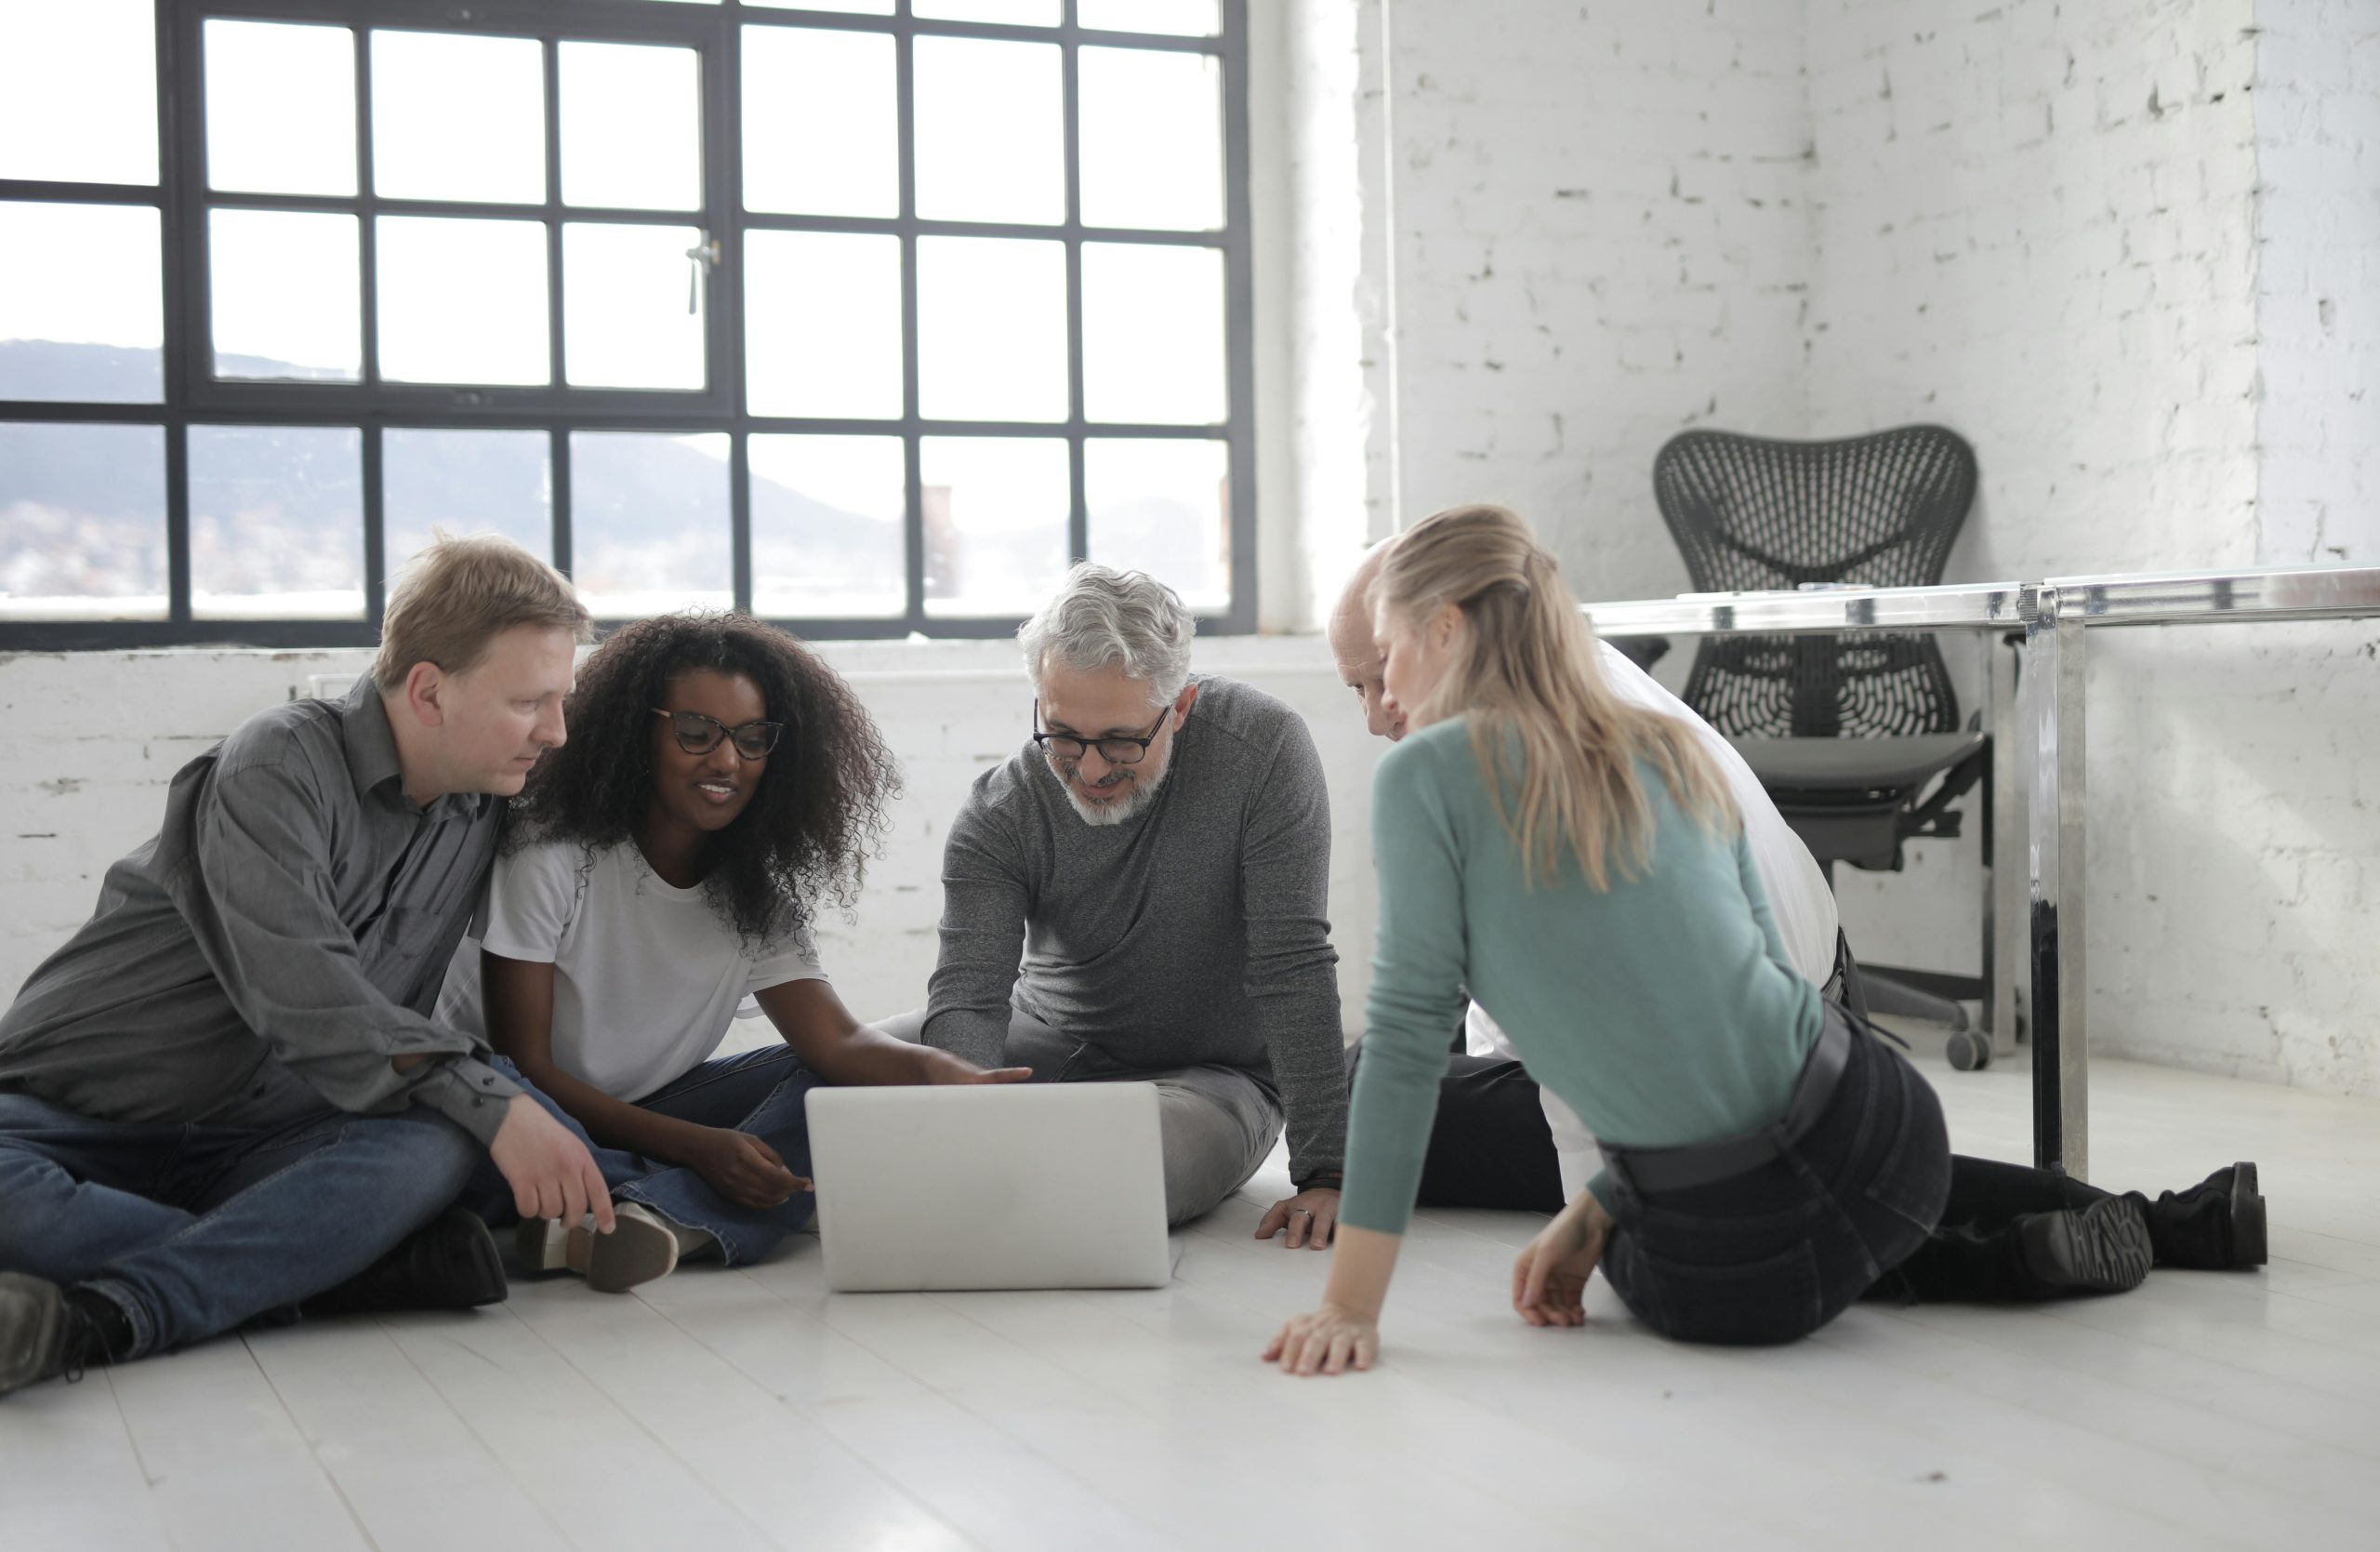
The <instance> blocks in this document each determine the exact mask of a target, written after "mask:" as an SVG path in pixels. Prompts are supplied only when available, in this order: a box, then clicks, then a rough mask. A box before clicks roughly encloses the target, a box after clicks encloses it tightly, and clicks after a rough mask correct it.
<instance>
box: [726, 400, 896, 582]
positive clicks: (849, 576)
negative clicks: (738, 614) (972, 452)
mask: <svg viewBox="0 0 2380 1552" xmlns="http://www.w3.org/2000/svg"><path fill="white" fill-rule="evenodd" d="M747 456H748V457H749V458H750V459H751V463H752V612H753V613H754V614H756V615H760V616H763V617H771V618H777V619H853V618H861V617H867V616H878V617H882V616H885V615H897V614H900V613H901V612H902V611H903V610H904V609H906V607H907V606H908V588H907V583H906V549H905V546H904V543H903V536H902V530H901V518H902V513H903V512H904V511H905V510H906V506H907V499H906V496H905V495H904V489H905V486H906V480H907V475H906V471H904V470H903V468H902V448H901V439H900V438H899V437H897V436H755V437H753V438H752V440H751V443H750V445H749V449H748V454H747Z"/></svg>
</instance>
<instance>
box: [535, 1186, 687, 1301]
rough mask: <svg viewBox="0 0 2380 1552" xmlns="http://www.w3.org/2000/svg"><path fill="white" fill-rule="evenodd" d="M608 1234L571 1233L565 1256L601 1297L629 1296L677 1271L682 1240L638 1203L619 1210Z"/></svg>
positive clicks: (584, 1230)
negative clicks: (642, 1284)
mask: <svg viewBox="0 0 2380 1552" xmlns="http://www.w3.org/2000/svg"><path fill="white" fill-rule="evenodd" d="M614 1216H615V1220H616V1221H615V1226H614V1227H613V1229H612V1232H611V1233H609V1234H599V1233H597V1232H596V1231H595V1230H594V1229H593V1228H591V1227H581V1228H574V1229H572V1230H571V1231H570V1238H569V1241H568V1243H567V1244H566V1245H565V1247H564V1251H563V1254H564V1257H565V1259H566V1260H567V1262H568V1264H569V1267H570V1269H571V1270H572V1271H574V1272H579V1273H583V1274H584V1275H585V1276H586V1279H587V1286H588V1287H589V1288H592V1289H594V1290H595V1292H597V1293H627V1292H628V1290H629V1289H631V1288H634V1287H637V1286H638V1285H640V1284H641V1283H647V1282H651V1281H653V1280H655V1279H657V1278H665V1277H668V1275H669V1274H670V1273H671V1272H673V1271H675V1270H677V1268H678V1234H677V1231H676V1227H675V1226H674V1225H672V1224H671V1223H670V1222H669V1220H668V1219H667V1218H665V1217H663V1216H662V1215H661V1214H658V1213H655V1211H653V1209H651V1208H650V1207H646V1206H643V1205H642V1204H641V1203H638V1202H633V1201H623V1202H621V1203H619V1204H618V1207H617V1208H616V1209H615V1214H614Z"/></svg>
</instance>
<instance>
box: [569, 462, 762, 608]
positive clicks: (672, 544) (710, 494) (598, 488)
mask: <svg viewBox="0 0 2380 1552" xmlns="http://www.w3.org/2000/svg"><path fill="white" fill-rule="evenodd" d="M570 524H571V534H570V545H571V557H572V565H571V574H572V577H573V578H574V579H575V581H576V582H577V584H578V595H579V597H581V598H583V599H585V600H586V601H587V607H588V610H590V611H591V612H592V613H593V614H594V615H595V616H596V617H598V618H602V619H638V618H641V617H644V616H646V615H658V614H664V613H667V612H668V611H669V610H671V609H684V608H691V607H694V606H696V605H707V606H710V607H713V608H721V609H723V608H726V607H727V606H728V604H730V603H731V602H733V600H734V591H735V588H734V580H735V579H734V569H733V564H732V562H731V560H730V558H729V554H728V526H729V524H728V502H727V433H726V432H724V431H704V432H700V433H698V434H696V435H694V436H670V435H668V434H665V433H662V432H655V431H573V432H571V434H570Z"/></svg>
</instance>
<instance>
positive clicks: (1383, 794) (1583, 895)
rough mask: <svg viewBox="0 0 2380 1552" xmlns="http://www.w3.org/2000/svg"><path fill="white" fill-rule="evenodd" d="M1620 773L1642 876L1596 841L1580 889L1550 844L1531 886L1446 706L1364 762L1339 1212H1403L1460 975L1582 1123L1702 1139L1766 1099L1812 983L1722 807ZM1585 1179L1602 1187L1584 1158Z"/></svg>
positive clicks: (1646, 1143) (1797, 1030)
mask: <svg viewBox="0 0 2380 1552" xmlns="http://www.w3.org/2000/svg"><path fill="white" fill-rule="evenodd" d="M1638 776H1639V777H1640V778H1641V779H1642V780H1643V782H1644V784H1645V789H1646V797H1647V798H1648V799H1649V801H1650V802H1651V804H1652V809H1653V814H1654V819H1655V829H1654V835H1653V846H1652V854H1651V856H1652V863H1651V866H1650V868H1648V869H1646V871H1645V873H1644V875H1643V876H1642V877H1637V878H1631V877H1628V876H1627V875H1626V873H1625V871H1624V870H1623V869H1622V868H1621V867H1620V860H1621V859H1620V858H1618V857H1614V858H1612V859H1610V860H1609V862H1608V863H1607V874H1608V884H1609V887H1608V888H1607V889H1605V890H1604V891H1602V892H1600V893H1598V892H1597V891H1595V890H1593V889H1592V888H1590V887H1589V886H1588V884H1587V882H1586V881H1585V879H1584V877H1583V876H1582V875H1581V874H1580V870H1579V865H1578V859H1577V857H1576V856H1572V855H1571V854H1570V853H1569V852H1568V851H1567V849H1566V850H1565V851H1564V853H1563V859H1562V869H1561V871H1560V873H1559V875H1558V876H1557V877H1555V878H1554V879H1551V880H1545V879H1540V881H1539V882H1538V885H1537V887H1536V888H1535V889H1534V890H1531V889H1529V888H1528V887H1527V886H1526V885H1525V884H1524V883H1523V882H1522V869H1521V854H1520V849H1519V848H1518V847H1517V846H1516V845H1515V844H1514V842H1513V839H1512V837H1511V835H1510V833H1509V832H1508V831H1507V830H1506V829H1505V828H1504V824H1503V821H1502V820H1501V819H1500V818H1498V816H1497V814H1496V805H1495V803H1494V802H1493V800H1492V798H1491V797H1490V794H1489V791H1488V782H1487V778H1486V776H1485V775H1484V773H1483V772H1482V771H1481V770H1480V766H1479V760H1478V757H1477V756H1476V755H1475V754H1474V752H1473V750H1472V744H1471V732H1470V728H1469V727H1468V725H1467V724H1466V723H1464V721H1463V720H1462V719H1461V718H1455V719H1452V720H1450V721H1448V722H1444V723H1438V724H1436V725H1435V726H1433V727H1429V728H1426V729H1424V730H1422V731H1421V732H1420V733H1417V734H1415V735H1414V736H1412V737H1409V738H1408V739H1406V740H1405V741H1404V742H1403V743H1401V744H1399V745H1398V746H1397V747H1396V748H1395V749H1392V750H1390V751H1389V753H1388V755H1387V757H1386V758H1385V759H1383V760H1382V762H1381V763H1380V767H1379V769H1378V771H1377V772H1376V773H1375V774H1374V776H1373V777H1372V858H1373V862H1374V864H1375V866H1376V867H1377V868H1378V869H1379V871H1380V895H1381V900H1380V933H1379V936H1378V938H1377V939H1376V942H1375V947H1374V950H1373V956H1372V985H1371V998H1370V1002H1369V1007H1368V1010H1367V1023H1368V1027H1369V1033H1368V1034H1367V1036H1366V1038H1365V1041H1364V1060H1363V1063H1362V1065H1361V1066H1360V1067H1359V1068H1357V1069H1356V1076H1355V1099H1354V1109H1353V1111H1352V1114H1351V1116H1350V1119H1349V1121H1348V1135H1347V1167H1346V1192H1345V1196H1344V1198H1343V1200H1342V1204H1341V1213H1340V1216H1341V1219H1342V1221H1343V1222H1346V1223H1351V1224H1354V1225H1355V1227H1358V1228H1369V1229H1377V1230H1379V1231H1381V1232H1382V1233H1387V1234H1397V1233H1402V1232H1403V1231H1404V1228H1405V1224H1406V1220H1407V1219H1408V1217H1409V1216H1410V1215H1411V1214H1412V1210H1413V1197H1414V1193H1415V1191H1416V1190H1417V1189H1418V1188H1419V1187H1420V1183H1421V1158H1422V1155H1423V1153H1424V1152H1425V1151H1426V1150H1427V1148H1428V1147H1429V1140H1430V1123H1431V1121H1432V1118H1433V1117H1434V1116H1435V1113H1436V1109H1437V1100H1438V1081H1439V1079H1440V1078H1442V1077H1443V1076H1444V1075H1445V1073H1446V1068H1447V1042H1448V1038H1449V1037H1450V1036H1451V1034H1452V1032H1453V1030H1454V1028H1456V1026H1457V1025H1458V1024H1459V1023H1460V1022H1461V1018H1462V1012H1463V1004H1464V1001H1465V998H1466V995H1468V997H1470V998H1472V999H1475V1000H1476V1001H1477V1002H1478V1003H1479V1005H1480V1006H1481V1007H1482V1008H1485V1009H1486V1010H1487V1011H1488V1015H1489V1016H1490V1017H1492V1018H1494V1019H1495V1021H1496V1022H1497V1024H1498V1025H1500V1026H1501V1027H1502V1028H1503V1030H1504V1032H1505V1034H1506V1035H1507V1036H1509V1037H1510V1038H1511V1040H1512V1042H1513V1048H1514V1050H1515V1051H1516V1052H1518V1053H1519V1055H1520V1057H1521V1060H1522V1061H1523V1062H1524V1063H1525V1064H1526V1065H1527V1068H1528V1071H1529V1075H1530V1076H1531V1077H1533V1078H1535V1079H1536V1080H1537V1081H1538V1082H1539V1083H1540V1084H1541V1085H1543V1086H1544V1087H1546V1088H1548V1089H1550V1090H1552V1091H1553V1092H1554V1094H1556V1095H1558V1096H1559V1097H1560V1098H1561V1099H1562V1100H1563V1101H1564V1102H1565V1103H1566V1104H1567V1105H1568V1106H1569V1107H1570V1108H1572V1109H1574V1110H1576V1111H1577V1112H1578V1113H1579V1117H1580V1120H1582V1121H1585V1122H1586V1123H1587V1125H1588V1127H1589V1128H1590V1129H1591V1130H1592V1131H1593V1133H1594V1134H1595V1136H1596V1137H1598V1138H1599V1139H1602V1140H1603V1141H1606V1142H1609V1143H1613V1144H1616V1145H1620V1146H1622V1147H1673V1146H1676V1145H1679V1144H1684V1143H1699V1142H1710V1141H1714V1140H1716V1139H1718V1138H1721V1137H1727V1136H1734V1135H1736V1134H1740V1133H1744V1132H1750V1131H1752V1130H1754V1129H1756V1128H1758V1127H1761V1126H1764V1125H1766V1124H1767V1123H1768V1122H1770V1121H1775V1120H1776V1119H1777V1118H1778V1117H1779V1116H1781V1115H1783V1114H1784V1112H1785V1107H1786V1105H1787V1103H1788V1101H1789V1100H1790V1099H1791V1098H1792V1092H1793V1086H1794V1083H1795V1081H1797V1080H1798V1079H1799V1077H1800V1075H1801V1070H1802V1065H1803V1063H1804V1061H1805V1059H1806V1058H1807V1057H1808V1055H1809V1053H1810V1048H1811V1047H1812V1046H1813V1045H1815V1044H1816V1043H1817V1041H1818V1028H1819V1019H1820V1013H1819V1004H1818V991H1817V989H1816V988H1813V987H1812V986H1811V985H1810V983H1809V982H1807V981H1805V980H1804V979H1803V978H1802V977H1801V975H1799V974H1797V973H1796V972H1795V971H1794V969H1793V965H1792V962H1791V961H1790V960H1788V959H1787V958H1786V955H1785V948H1784V945H1783V943H1782V942H1781V941H1779V939H1778V934H1777V923H1776V922H1775V921H1774V920H1773V919H1772V918H1771V917H1770V916H1769V913H1768V900H1767V896H1766V895H1765V894H1764V893H1763V892H1762V889H1761V885H1760V875H1759V873H1758V871H1757V870H1756V869H1754V868H1753V866H1752V853H1751V851H1750V849H1749V848H1748V847H1747V846H1746V845H1745V843H1744V841H1743V837H1742V835H1741V833H1740V829H1739V827H1734V826H1729V827H1727V828H1726V829H1724V830H1721V831H1714V830H1712V829H1709V828H1708V827H1706V826H1704V825H1702V824H1701V823H1699V822H1698V821H1697V820H1695V819H1693V818H1692V817H1690V816H1686V815H1685V814H1683V813H1681V812H1680V811H1679V810H1678V808H1677V806H1676V805H1675V804H1674V803H1672V802H1671V801H1670V794H1669V789H1668V788H1667V786H1666V785H1665V784H1664V783H1663V782H1662V781H1661V779H1660V776H1659V775H1658V774H1657V773H1656V772H1655V771H1654V770H1652V769H1651V768H1650V767H1649V766H1647V765H1645V764H1643V763H1639V765H1638ZM1466 988H1468V989H1467V992H1466ZM1588 1188H1589V1189H1591V1190H1593V1192H1594V1193H1595V1196H1596V1197H1597V1198H1598V1199H1599V1200H1602V1202H1603V1203H1604V1205H1605V1206H1606V1207H1607V1208H1608V1207H1610V1205H1611V1197H1610V1194H1609V1190H1608V1187H1607V1181H1606V1177H1605V1175H1604V1174H1600V1173H1599V1174H1596V1176H1595V1177H1594V1179H1593V1181H1591V1182H1590V1183H1589V1187H1588Z"/></svg>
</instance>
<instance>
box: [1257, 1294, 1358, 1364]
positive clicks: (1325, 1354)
mask: <svg viewBox="0 0 2380 1552" xmlns="http://www.w3.org/2000/svg"><path fill="white" fill-rule="evenodd" d="M1379 1356H1380V1322H1379V1321H1378V1320H1369V1319H1367V1318H1366V1317H1364V1316H1362V1315H1360V1314H1358V1313H1356V1312H1355V1310H1352V1309H1348V1308H1345V1307H1342V1306H1340V1305H1335V1304H1332V1303H1330V1302H1329V1300H1327V1299H1326V1300H1325V1301H1323V1304H1322V1307H1320V1308H1318V1309H1316V1310H1313V1311H1311V1312H1310V1313H1307V1314H1304V1315H1296V1316H1292V1317H1290V1319H1289V1323H1288V1324H1287V1325H1284V1326H1283V1327H1282V1328H1281V1331H1280V1334H1279V1335H1277V1336H1276V1337H1274V1338H1273V1340H1272V1342H1271V1343H1270V1344H1268V1345H1267V1346H1265V1348H1264V1361H1265V1362H1267V1363H1278V1364H1279V1365H1280V1366H1281V1373H1285V1374H1342V1373H1346V1372H1347V1371H1348V1370H1349V1369H1369V1368H1370V1367H1371V1366H1372V1360H1373V1359H1375V1358H1377V1357H1379Z"/></svg>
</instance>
